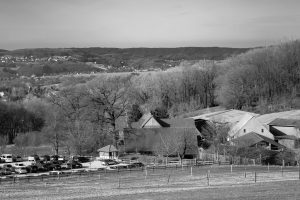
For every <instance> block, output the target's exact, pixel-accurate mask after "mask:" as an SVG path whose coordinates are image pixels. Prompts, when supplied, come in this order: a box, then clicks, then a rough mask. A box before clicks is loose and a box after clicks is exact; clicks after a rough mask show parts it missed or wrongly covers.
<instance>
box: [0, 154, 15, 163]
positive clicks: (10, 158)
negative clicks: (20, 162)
mask: <svg viewBox="0 0 300 200" xmlns="http://www.w3.org/2000/svg"><path fill="white" fill-rule="evenodd" d="M1 159H2V160H4V161H5V162H6V163H9V162H13V155H12V154H2V155H1Z"/></svg>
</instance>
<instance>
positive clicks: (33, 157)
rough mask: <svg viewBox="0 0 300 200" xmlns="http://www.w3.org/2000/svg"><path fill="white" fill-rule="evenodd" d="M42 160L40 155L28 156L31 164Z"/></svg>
mask: <svg viewBox="0 0 300 200" xmlns="http://www.w3.org/2000/svg"><path fill="white" fill-rule="evenodd" d="M39 160H40V157H39V156H38V155H31V156H28V161H31V162H37V161H39Z"/></svg>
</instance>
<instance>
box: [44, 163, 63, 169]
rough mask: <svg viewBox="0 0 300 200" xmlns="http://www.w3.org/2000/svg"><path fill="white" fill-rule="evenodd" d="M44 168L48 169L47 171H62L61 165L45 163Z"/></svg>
mask: <svg viewBox="0 0 300 200" xmlns="http://www.w3.org/2000/svg"><path fill="white" fill-rule="evenodd" d="M43 167H44V168H45V169H47V171H53V170H61V167H60V164H59V163H45V164H44V165H43Z"/></svg>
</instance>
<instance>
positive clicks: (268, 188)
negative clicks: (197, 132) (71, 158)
mask: <svg viewBox="0 0 300 200" xmlns="http://www.w3.org/2000/svg"><path fill="white" fill-rule="evenodd" d="M208 171H209V172H210V185H209V186H208V181H207V172H208ZM254 171H256V172H257V182H256V183H255V182H254ZM192 172H193V174H192V175H191V170H190V168H184V169H181V168H178V169H159V170H154V171H151V169H148V170H147V177H145V175H146V172H145V171H141V170H140V171H133V172H119V173H117V172H110V173H101V174H100V173H97V174H90V175H88V174H86V175H85V176H71V177H65V178H61V179H59V178H55V177H54V178H52V179H45V180H44V181H39V180H37V181H33V182H30V183H27V182H20V183H16V184H12V183H8V184H4V185H3V184H2V185H1V186H0V199H1V200H5V199H49V200H56V199H122V200H124V199H128V200H129V199H199V197H201V199H300V198H299V197H300V191H299V190H298V188H299V183H300V180H298V175H299V172H298V168H296V167H286V168H285V169H284V173H283V174H282V172H281V168H280V167H270V171H269V172H268V171H267V167H265V166H263V167H261V166H256V167H253V166H247V167H246V178H245V167H236V166H235V167H234V168H233V172H232V173H231V169H230V166H221V167H219V166H217V167H215V166H212V167H207V166H202V167H194V168H193V170H192Z"/></svg>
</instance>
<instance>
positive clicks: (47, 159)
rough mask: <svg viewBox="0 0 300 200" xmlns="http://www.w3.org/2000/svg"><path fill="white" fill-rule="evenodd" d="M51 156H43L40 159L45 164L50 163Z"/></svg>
mask: <svg viewBox="0 0 300 200" xmlns="http://www.w3.org/2000/svg"><path fill="white" fill-rule="evenodd" d="M50 160H51V159H50V156H49V155H43V156H41V157H40V161H43V162H48V161H50Z"/></svg>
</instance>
